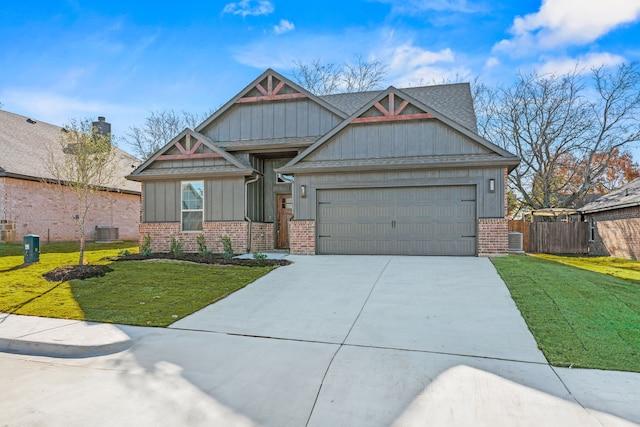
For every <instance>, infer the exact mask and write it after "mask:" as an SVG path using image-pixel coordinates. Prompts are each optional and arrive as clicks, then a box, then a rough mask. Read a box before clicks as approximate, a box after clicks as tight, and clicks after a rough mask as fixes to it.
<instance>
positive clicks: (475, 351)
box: [0, 256, 640, 426]
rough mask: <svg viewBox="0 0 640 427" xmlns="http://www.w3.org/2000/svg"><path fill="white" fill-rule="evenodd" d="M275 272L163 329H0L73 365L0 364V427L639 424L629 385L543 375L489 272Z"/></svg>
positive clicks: (331, 264)
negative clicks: (0, 388)
mask: <svg viewBox="0 0 640 427" xmlns="http://www.w3.org/2000/svg"><path fill="white" fill-rule="evenodd" d="M290 258H291V259H293V260H294V261H295V263H294V264H292V265H290V266H287V267H285V268H279V269H277V270H275V271H274V272H272V273H270V274H268V275H267V276H264V277H262V278H261V279H259V280H258V281H256V282H255V283H253V284H251V285H249V286H247V287H246V288H243V289H242V290H240V291H238V292H236V293H234V294H233V295H231V296H229V297H227V298H226V299H224V300H222V301H219V302H218V303H216V304H214V305H212V306H209V307H206V308H205V309H203V310H201V311H199V312H197V313H195V314H193V315H191V316H188V317H186V318H184V319H182V320H180V321H178V322H176V323H174V324H173V325H172V326H171V327H170V328H143V327H132V326H117V325H106V324H91V323H85V322H76V321H65V320H57V319H42V318H32V317H25V316H13V315H11V316H9V315H1V316H0V346H3V345H4V350H3V351H7V350H10V351H13V352H22V353H25V352H29V351H36V354H40V355H42V354H45V353H46V352H47V351H52V347H51V346H57V350H55V351H57V352H58V353H59V354H51V355H56V356H60V355H62V353H63V351H62V349H64V348H68V349H73V348H75V349H76V351H77V353H75V354H67V355H66V356H67V358H63V359H61V358H51V357H42V356H37V357H34V356H25V355H19V354H0V383H2V384H7V386H8V390H10V393H8V395H6V396H4V398H3V399H2V400H0V425H4V424H8V425H33V424H38V423H41V424H47V425H65V426H66V425H87V424H91V425H112V424H122V425H175V424H178V425H186V424H188V425H230V426H235V425H238V426H240V425H242V426H245V425H265V426H325V425H332V426H334V425H335V426H389V425H397V426H413V425H425V424H428V425H435V426H439V425H442V426H450V425H454V426H466V425H487V426H511V425H520V426H534V425H535V426H537V425H552V426H565V425H583V426H625V425H633V424H632V423H631V421H633V422H637V423H640V407H639V405H638V404H637V402H638V396H640V374H635V373H626V372H610V371H596V370H583V369H563V368H553V367H550V366H549V365H548V364H547V362H546V360H545V359H544V357H543V356H542V354H541V353H540V351H539V350H538V349H537V346H536V344H535V341H534V340H533V337H532V336H531V334H530V333H529V331H528V329H527V328H526V325H525V324H524V321H523V320H522V317H521V316H520V313H519V312H518V310H517V308H516V307H515V304H514V303H513V301H512V300H511V298H510V296H509V293H508V291H507V289H506V287H505V285H504V284H503V283H502V281H501V280H500V279H499V276H498V275H497V273H496V272H495V269H493V267H492V265H491V263H490V262H489V260H486V259H481V258H424V257H366V256H362V257H324V256H315V257H290ZM45 338H46V339H45ZM39 339H42V342H41V343H42V344H43V345H44V344H46V345H44V346H40V347H38V346H36V345H34V344H33V343H35V342H38V340H39ZM23 341H24V342H30V343H32V344H30V345H26V344H24V346H23V347H20V346H21V345H23V344H20V343H22V342H23ZM108 342H111V343H112V344H113V345H114V346H113V347H111V348H110V347H108V346H107V344H108ZM8 345H10V346H11V348H9V347H8ZM129 345H130V347H129V348H127V349H126V350H124V351H122V350H123V349H125V348H126V347H127V346H129ZM91 347H95V348H96V350H97V349H100V351H96V352H95V354H97V353H102V354H106V355H104V356H101V357H82V356H87V355H91V351H87V349H89V348H91ZM78 348H80V349H82V350H83V351H78V350H77V349H78ZM0 349H2V347H0ZM107 349H108V351H107ZM117 351H120V352H117ZM111 352H116V353H112V354H107V353H111ZM97 385H99V387H96V386H97ZM69 396H73V398H72V399H70V398H69ZM105 402H108V405H106V406H105Z"/></svg>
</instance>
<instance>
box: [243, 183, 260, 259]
mask: <svg viewBox="0 0 640 427" xmlns="http://www.w3.org/2000/svg"><path fill="white" fill-rule="evenodd" d="M259 179H260V175H256V176H255V178H253V179H250V180H249V181H247V182H245V183H244V220H245V221H247V222H248V223H249V227H247V253H249V252H251V224H252V221H251V219H250V218H249V184H253V183H254V182H257V181H258V180H259Z"/></svg>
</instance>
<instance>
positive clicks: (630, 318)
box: [493, 255, 640, 372]
mask: <svg viewBox="0 0 640 427" xmlns="http://www.w3.org/2000/svg"><path fill="white" fill-rule="evenodd" d="M493 263H494V265H495V266H496V268H497V270H498V272H499V273H500V275H501V276H502V278H503V280H504V281H505V283H506V284H507V287H508V288H509V290H510V292H511V295H512V297H513V300H514V301H515V302H516V304H517V305H518V308H519V309H520V312H521V313H522V316H523V317H524V319H525V321H526V322H527V325H528V326H529V329H530V330H531V332H532V334H533V336H534V337H535V339H536V341H537V343H538V346H539V347H540V349H541V350H542V352H543V353H544V355H545V356H546V358H547V360H548V361H549V363H551V364H552V365H554V366H573V367H580V368H595V369H610V370H621V371H632V372H640V282H637V281H633V280H625V279H620V278H618V277H613V276H610V275H607V274H601V273H595V272H592V271H587V270H584V269H581V268H576V267H572V266H568V265H565V264H561V263H558V262H555V261H550V260H546V259H541V258H539V257H532V256H524V255H520V256H518V255H510V256H508V257H500V258H495V259H494V260H493Z"/></svg>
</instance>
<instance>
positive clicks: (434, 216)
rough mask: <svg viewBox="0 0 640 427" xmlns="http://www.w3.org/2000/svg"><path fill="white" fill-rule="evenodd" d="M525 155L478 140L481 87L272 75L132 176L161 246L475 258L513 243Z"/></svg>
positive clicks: (148, 230) (145, 228) (144, 230)
mask: <svg viewBox="0 0 640 427" xmlns="http://www.w3.org/2000/svg"><path fill="white" fill-rule="evenodd" d="M518 163H519V159H518V158H517V157H516V156H514V155H513V154H511V153H509V152H507V151H505V150H503V149H502V148H500V147H498V146H496V145H494V144H492V143H491V142H489V141H487V140H485V139H483V138H482V137H480V136H479V135H478V133H477V124H476V116H475V112H474V109H473V102H472V98H471V92H470V88H469V85H468V84H448V85H437V86H427V87H413V88H407V89H397V88H395V87H389V88H387V89H385V90H379V91H369V92H358V93H343V94H335V95H327V96H316V95H313V94H311V93H310V92H308V91H307V90H305V89H304V88H302V87H300V86H298V85H297V84H295V83H293V82H292V81H290V80H289V79H287V78H286V77H284V76H282V75H280V74H278V73H277V72H275V71H273V70H270V69H269V70H266V71H265V72H264V73H263V74H262V75H260V76H259V77H258V78H256V79H255V80H254V81H253V82H251V83H250V84H249V85H248V86H247V87H245V88H244V89H243V90H242V91H240V93H238V94H237V95H236V96H235V97H233V98H232V99H231V100H230V101H229V102H227V103H226V104H225V105H224V106H223V107H222V108H220V109H219V110H218V111H216V112H215V113H214V114H213V115H212V116H211V117H209V118H208V119H207V120H205V121H204V122H203V123H202V124H200V125H199V126H198V127H196V128H195V130H192V129H185V130H184V131H183V132H182V133H180V134H179V135H177V136H176V137H175V138H174V139H173V140H172V141H171V142H169V143H168V144H167V145H166V146H165V147H163V148H162V149H160V150H159V151H158V152H156V153H155V154H154V155H153V156H152V157H151V158H149V159H148V160H147V161H146V162H145V163H144V164H142V165H141V166H140V167H139V168H137V169H136V170H135V171H133V172H132V174H131V175H130V176H129V177H128V178H129V179H132V180H135V181H140V182H142V183H143V190H142V192H143V214H142V223H141V225H140V233H141V236H143V235H145V234H149V235H150V236H151V238H152V242H153V248H154V249H155V250H164V251H166V250H168V249H169V241H170V236H171V235H173V236H175V237H176V238H178V239H180V240H182V241H183V242H184V244H185V249H186V250H190V251H193V250H196V248H197V246H196V237H197V236H198V235H200V234H204V235H205V238H206V241H207V244H208V245H209V247H210V248H211V249H212V250H214V251H221V243H220V239H221V237H222V236H224V235H228V236H229V237H230V238H231V239H232V242H233V245H234V249H235V250H236V251H238V252H244V251H247V250H250V251H255V250H263V251H264V250H272V249H274V248H275V249H289V250H290V252H291V253H297V254H406V255H467V256H474V255H490V254H500V253H507V251H508V238H507V237H508V227H507V219H506V217H505V215H506V206H505V205H506V176H507V174H508V172H509V171H511V170H512V169H513V168H515V167H516V166H517V165H518ZM194 189H195V191H194ZM194 194H198V196H197V197H193V196H194Z"/></svg>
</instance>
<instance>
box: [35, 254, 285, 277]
mask: <svg viewBox="0 0 640 427" xmlns="http://www.w3.org/2000/svg"><path fill="white" fill-rule="evenodd" d="M154 259H167V260H177V261H188V262H195V263H199V264H214V265H242V266H245V267H271V266H283V265H289V264H291V261H289V260H286V259H263V260H257V259H238V258H228V259H226V258H224V257H223V256H222V255H220V254H209V255H204V256H203V255H200V254H195V253H183V254H180V255H174V254H171V253H165V252H157V253H153V254H151V255H150V256H143V255H140V254H129V255H121V256H119V257H117V258H114V260H115V261H148V260H154ZM110 271H113V269H112V268H110V267H109V266H106V265H69V266H66V267H58V268H56V269H53V270H51V271H49V272H47V273H44V274H43V275H42V276H44V278H45V279H47V280H48V281H49V282H66V281H68V280H84V279H89V278H91V277H102V276H104V275H105V274H107V273H108V272H110Z"/></svg>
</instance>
